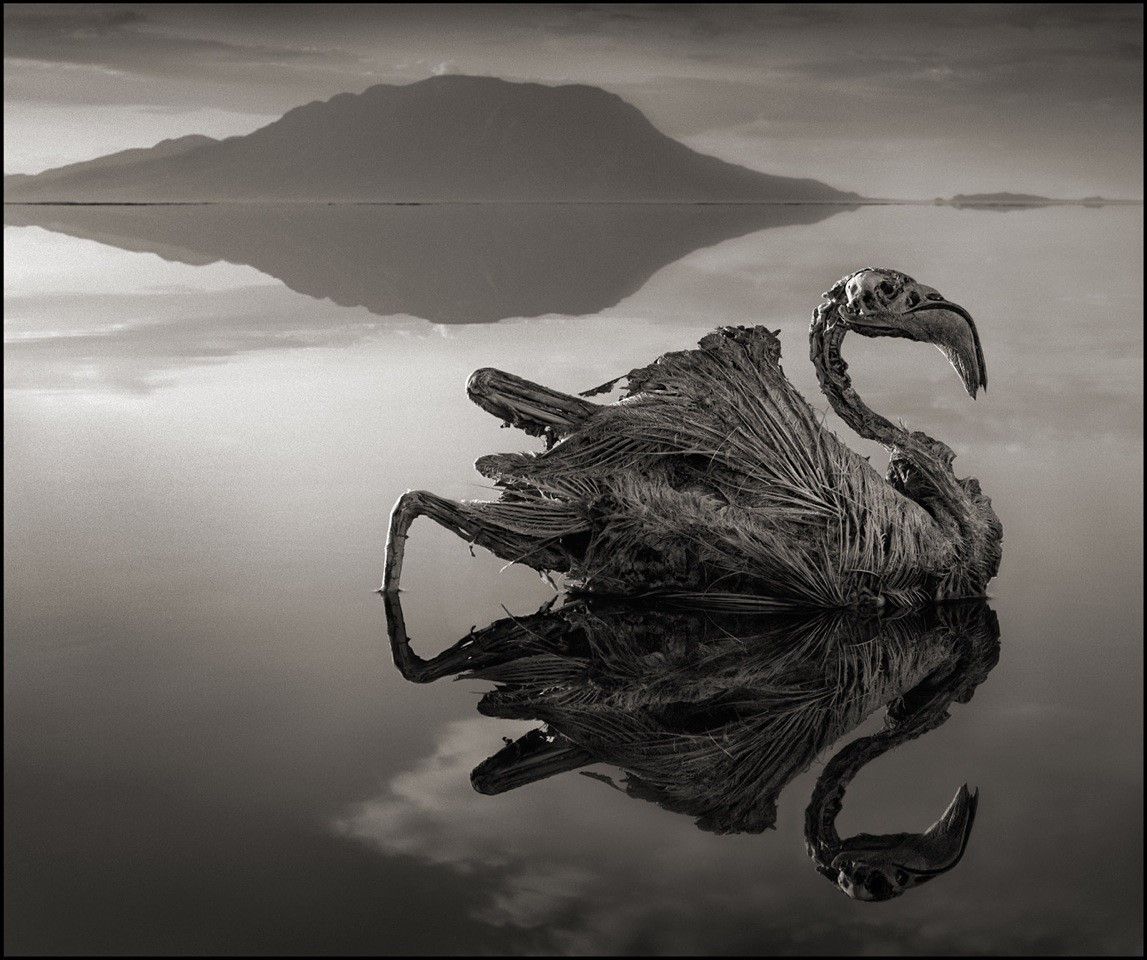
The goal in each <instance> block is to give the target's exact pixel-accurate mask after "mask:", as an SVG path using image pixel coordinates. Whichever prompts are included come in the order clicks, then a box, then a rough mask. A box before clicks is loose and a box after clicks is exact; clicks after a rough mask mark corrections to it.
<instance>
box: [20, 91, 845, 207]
mask: <svg viewBox="0 0 1147 960" xmlns="http://www.w3.org/2000/svg"><path fill="white" fill-rule="evenodd" d="M4 194H5V197H4V198H5V200H6V201H7V202H69V203H109V202H113V203H114V202H133V203H149V202H150V203H155V202H196V201H227V200H242V201H327V202H340V201H341V202H355V201H365V202H392V203H402V202H444V201H456V202H498V201H503V202H513V201H530V202H670V203H698V202H711V203H735V202H750V203H754V202H755V203H761V202H788V201H821V202H845V203H847V202H850V201H854V200H857V199H859V197H858V196H857V195H856V194H854V193H844V192H841V191H839V190H836V189H834V188H832V187H830V186H828V185H826V184H823V183H820V182H818V181H816V180H809V179H797V178H791V177H777V176H771V175H769V174H764V173H760V172H758V171H755V170H749V169H748V168H746V167H740V166H737V165H735V164H731V163H726V162H725V161H723V160H718V159H717V158H716V157H710V156H706V155H705V154H701V153H698V152H696V151H695V150H691V149H690V148H689V147H687V146H685V145H684V144H683V143H680V142H678V141H676V140H674V139H672V138H671V137H667V136H666V135H665V134H663V133H661V132H660V131H659V130H657V128H656V127H654V126H653V124H652V123H650V122H649V120H648V119H647V118H646V117H645V115H644V114H642V113H641V111H640V110H638V109H637V108H636V107H634V106H633V105H631V104H629V103H627V102H626V101H624V100H622V99H621V98H620V97H618V96H617V95H615V94H612V93H609V92H607V91H605V90H601V89H599V88H597V87H591V86H585V85H581V84H574V85H567V86H545V85H542V84H537V83H511V82H509V81H505V80H499V79H497V78H494V77H471V76H458V75H447V76H441V77H431V78H429V79H426V80H421V81H419V82H417V83H411V84H407V85H403V86H391V85H385V84H380V85H378V86H374V87H370V88H369V89H367V90H365V91H364V92H363V93H360V94H350V93H343V94H339V95H338V96H335V97H333V98H331V99H330V100H326V101H321V102H315V103H309V104H306V105H305V106H301V107H297V108H295V109H293V110H289V111H288V112H287V113H285V114H284V115H283V116H282V117H280V118H279V119H278V120H276V121H274V122H273V123H271V124H268V125H267V126H265V127H262V128H261V129H259V130H256V131H254V132H253V133H250V134H247V135H246V136H240V137H229V138H227V139H224V140H212V139H211V138H209V137H184V138H181V139H180V140H174V141H172V140H168V141H164V143H161V144H158V145H157V146H155V147H152V148H150V149H144V150H128V151H124V152H122V153H117V154H112V155H111V156H107V157H101V158H99V159H96V160H92V161H89V162H86V163H77V164H70V165H69V166H67V167H60V168H57V169H55V170H49V171H45V172H44V173H40V174H36V175H32V176H27V175H20V176H16V177H5V180H4Z"/></svg>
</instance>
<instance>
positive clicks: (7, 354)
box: [4, 286, 378, 393]
mask: <svg viewBox="0 0 1147 960" xmlns="http://www.w3.org/2000/svg"><path fill="white" fill-rule="evenodd" d="M29 300H30V301H31V302H26V301H25V300H24V298H20V297H12V298H8V299H7V300H6V303H5V308H6V313H7V312H9V311H11V313H12V314H16V315H21V314H27V315H29V318H28V319H24V323H23V326H25V327H26V328H28V329H23V330H20V331H18V332H11V331H9V332H7V333H6V335H5V344H4V361H5V387H6V388H7V389H16V390H26V389H30V390H69V389H80V390H92V389H100V388H103V389H109V388H110V389H114V390H122V391H126V392H132V393H139V392H145V391H148V390H151V389H153V388H155V387H157V386H161V385H163V384H164V383H165V382H167V381H168V380H169V379H170V378H171V377H172V376H174V375H175V374H177V373H179V372H181V371H183V370H186V369H187V368H190V367H195V366H202V365H205V364H214V363H220V362H223V361H225V360H227V359H229V358H231V357H235V356H239V355H242V354H248V353H254V352H260V351H268V350H287V349H300V348H304V347H320V346H322V347H326V346H338V345H342V344H349V343H354V342H356V341H359V340H361V339H363V338H364V337H367V336H370V335H372V334H374V333H375V332H376V330H377V327H378V324H377V323H376V322H375V321H374V320H373V318H371V317H370V316H369V315H366V316H362V315H361V314H359V315H357V316H356V314H357V313H358V312H357V311H355V312H350V313H348V312H346V311H338V313H337V314H336V316H335V317H333V318H332V319H330V320H328V321H327V322H323V321H322V320H316V318H315V315H314V311H313V310H311V309H309V308H308V306H307V304H306V302H305V301H304V302H300V301H299V299H298V298H297V297H293V296H291V295H290V294H287V293H286V292H284V291H282V290H281V289H279V288H277V287H270V286H268V287H247V288H242V289H240V290H231V291H222V292H215V293H206V292H203V291H174V292H169V293H148V294H124V295H98V294H96V295H93V294H89V295H73V296H59V297H53V296H47V297H43V296H42V297H35V298H29ZM76 308H81V309H83V310H85V311H86V312H87V313H88V315H89V316H90V317H101V316H110V317H116V318H117V319H116V320H115V321H113V322H108V323H104V324H103V325H98V326H76V325H75V324H76V323H77V322H78V321H77V319H74V317H75V312H76ZM37 317H40V318H43V319H44V322H45V323H52V327H49V328H48V329H47V330H45V329H43V327H42V326H40V327H38V328H37V327H36V326H34V325H33V323H32V322H31V320H32V319H34V318H37Z"/></svg>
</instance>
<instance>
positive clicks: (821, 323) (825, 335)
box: [809, 299, 973, 534]
mask: <svg viewBox="0 0 1147 960" xmlns="http://www.w3.org/2000/svg"><path fill="white" fill-rule="evenodd" d="M836 310H837V303H836V301H835V300H833V299H829V300H826V301H824V302H823V303H821V304H820V305H819V306H818V307H817V308H816V310H814V311H813V316H812V325H811V327H810V329H809V355H810V357H811V359H812V362H813V366H814V367H816V375H817V379H818V380H819V381H820V386H821V389H822V390H823V391H824V394H825V396H826V397H828V402H829V403H830V404H831V405H832V408H833V410H835V411H836V413H837V415H838V416H839V417H840V418H841V420H843V421H844V422H845V423H846V424H848V426H850V427H851V428H852V429H853V430H855V431H856V432H857V433H858V434H859V435H860V436H862V437H864V438H865V439H866V440H875V441H876V442H877V443H879V444H881V445H882V446H884V447H886V448H887V449H888V450H889V452H890V453H891V455H892V458H891V460H890V462H889V480H890V481H891V482H892V483H893V484H894V485H895V486H896V487H897V488H898V489H900V491H901V492H902V493H904V494H905V495H906V496H908V497H910V498H911V499H913V500H915V501H916V502H917V503H919V504H920V505H921V506H923V507H924V509H925V510H927V511H928V513H929V514H931V515H932V517H933V519H935V520H936V521H937V522H938V523H940V524H941V526H943V527H946V528H948V529H949V530H950V531H952V532H953V534H955V532H956V531H957V530H960V531H962V530H963V528H964V527H965V526H966V524H967V522H968V520H969V519H970V518H971V517H972V514H973V505H972V503H971V502H970V500H969V498H968V494H967V492H966V491H965V489H964V487H963V486H961V484H960V482H959V481H958V480H957V479H956V475H955V473H954V472H953V470H952V462H953V461H954V460H955V458H956V455H955V453H953V452H952V449H951V448H950V447H949V446H948V445H947V444H945V443H942V442H941V441H939V440H936V439H934V438H933V437H930V436H928V435H927V434H926V433H921V432H920V431H918V430H915V431H911V432H909V431H908V430H905V429H904V428H903V427H899V426H897V425H896V424H894V423H893V422H892V421H891V420H888V419H887V418H886V417H882V416H881V415H880V414H878V413H876V412H874V411H873V410H872V409H871V408H870V407H869V406H868V404H866V403H865V402H864V401H863V400H861V399H860V397H859V395H858V394H857V392H856V390H855V389H853V386H852V379H851V377H849V375H848V364H847V363H845V362H844V358H843V357H842V356H841V355H840V344H841V341H843V340H844V335H845V333H846V332H847V329H846V328H845V326H844V325H843V324H842V323H840V322H839V321H837V313H836ZM905 465H908V466H910V467H911V470H910V471H909V470H905V469H904V466H905Z"/></svg>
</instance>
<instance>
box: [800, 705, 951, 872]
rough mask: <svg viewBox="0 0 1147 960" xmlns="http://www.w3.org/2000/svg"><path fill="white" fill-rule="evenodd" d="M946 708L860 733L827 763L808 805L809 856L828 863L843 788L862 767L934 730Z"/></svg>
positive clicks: (833, 848) (832, 852)
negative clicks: (903, 722) (859, 735)
mask: <svg viewBox="0 0 1147 960" xmlns="http://www.w3.org/2000/svg"><path fill="white" fill-rule="evenodd" d="M947 719H948V713H947V712H946V711H945V710H939V711H935V712H932V713H929V714H926V715H923V716H920V717H918V718H916V720H915V722H913V723H908V724H904V725H898V726H889V727H886V728H885V729H884V730H881V731H880V732H879V733H874V734H872V735H871V736H867V737H860V738H859V739H857V740H853V741H852V742H851V743H849V744H848V745H847V746H845V747H844V748H842V749H841V750H840V751H839V752H838V753H837V754H836V755H835V756H834V757H833V758H832V759H831V760H829V761H828V763H827V764H825V767H824V770H822V771H821V775H820V777H818V778H817V781H816V786H815V787H814V788H813V792H812V797H811V798H810V799H809V805H808V807H807V808H806V809H805V843H806V845H807V846H808V852H809V856H811V857H812V858H813V859H814V860H815V861H816V862H817V863H818V864H824V865H827V864H828V863H829V862H831V860H832V858H833V856H835V854H836V851H837V849H838V848H839V847H840V834H838V833H837V831H836V818H837V815H838V814H839V813H840V811H841V808H842V807H843V806H844V792H845V790H847V789H848V785H849V784H850V783H851V782H852V780H853V778H854V777H855V776H856V775H857V774H858V773H859V772H860V771H861V769H862V768H863V767H865V766H866V765H867V764H869V763H871V762H872V761H873V760H875V759H876V758H877V757H879V756H880V755H881V754H883V753H887V752H888V751H889V750H891V749H893V748H894V747H898V746H900V745H901V744H902V743H907V742H908V741H909V740H914V739H916V738H917V737H919V736H922V735H923V734H925V733H927V732H928V731H929V730H935V729H936V727H938V726H940V725H941V724H942V723H943V722H944V721H945V720H947Z"/></svg>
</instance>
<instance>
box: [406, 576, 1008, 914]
mask: <svg viewBox="0 0 1147 960" xmlns="http://www.w3.org/2000/svg"><path fill="white" fill-rule="evenodd" d="M385 599H386V604H387V620H388V625H389V629H390V638H391V644H392V651H393V654H394V659H395V663H396V665H397V666H398V667H399V669H400V670H401V671H402V673H403V675H404V676H406V677H407V678H408V679H411V680H415V681H417V682H426V681H430V680H434V679H436V678H439V677H443V676H461V677H465V678H478V679H483V680H488V681H492V682H493V683H494V684H495V687H494V689H493V690H492V691H490V692H489V693H487V694H486V695H485V696H484V697H483V698H482V700H481V702H480V703H479V707H478V709H479V711H480V712H482V713H485V714H488V715H490V716H495V717H502V718H507V719H517V720H523V719H534V720H540V721H543V722H544V723H545V726H544V727H541V728H539V729H537V730H534V731H531V732H530V733H528V734H526V735H525V736H523V737H520V738H519V739H518V740H516V741H513V742H511V743H507V745H506V746H505V747H504V748H503V749H502V750H500V751H499V752H498V753H496V754H495V755H493V756H491V757H490V758H489V759H488V760H486V761H484V762H483V763H481V764H480V765H479V766H478V767H477V768H475V770H474V772H473V774H472V781H473V783H474V786H475V788H476V789H478V790H479V791H480V792H482V793H501V792H503V791H506V790H513V789H516V788H518V787H521V786H524V785H526V784H529V783H531V782H534V781H537V780H540V779H543V778H545V777H549V776H552V775H554V774H558V773H562V772H564V771H569V770H575V769H578V768H580V767H585V766H588V765H590V764H594V763H608V764H612V765H615V766H617V767H620V768H621V769H622V770H624V771H625V776H624V779H623V780H622V782H621V784H620V787H619V788H620V789H622V790H624V792H626V793H628V794H629V795H631V796H634V797H637V798H640V799H643V800H648V801H652V802H655V803H657V804H659V805H660V806H662V807H664V808H666V809H668V810H672V811H675V812H678V813H683V814H686V815H688V816H690V817H693V818H695V819H696V821H697V825H698V826H699V827H701V828H702V829H705V830H711V831H715V832H719V833H739V832H752V833H756V832H760V831H762V830H764V829H768V828H770V827H772V826H773V825H774V822H775V819H776V802H777V798H778V797H779V795H780V792H781V790H782V789H783V788H784V787H785V786H786V785H787V784H788V783H789V781H790V780H792V779H793V778H794V777H795V776H797V775H798V774H799V773H801V772H802V771H804V770H806V769H807V768H808V767H809V766H810V765H811V764H812V763H813V761H814V760H815V759H816V758H817V756H818V755H819V754H821V753H822V751H824V750H825V749H826V748H828V747H829V746H831V745H832V744H833V743H834V742H835V741H837V740H839V739H840V738H841V737H843V736H845V735H846V734H848V733H849V732H851V731H852V730H854V729H855V728H856V727H857V726H858V725H859V724H861V723H862V722H863V721H864V720H865V719H866V718H867V717H868V716H870V715H871V714H873V713H875V712H876V711H878V710H880V709H882V708H887V711H888V712H887V722H886V725H885V729H884V730H883V731H881V732H880V733H877V734H874V735H871V736H868V737H861V738H859V739H857V740H854V741H853V742H851V743H850V744H848V745H847V746H846V747H844V748H843V749H842V750H840V751H839V752H838V753H837V754H836V756H834V757H833V759H832V760H830V761H829V763H828V764H827V766H826V767H825V771H824V773H823V774H822V776H821V778H820V781H819V782H818V784H817V787H816V791H815V792H814V797H813V802H812V804H811V805H810V807H809V810H808V812H807V814H806V818H807V819H806V824H807V825H806V840H807V842H808V844H809V850H810V853H811V854H812V856H813V859H814V861H815V862H816V865H817V867H818V869H819V870H820V871H821V872H822V873H824V874H825V875H826V876H830V877H831V878H832V879H834V880H836V881H837V882H838V883H839V884H840V885H841V888H842V889H843V890H845V892H846V893H848V894H849V895H850V896H855V897H857V898H858V899H887V897H889V896H895V895H897V894H898V893H902V892H903V891H904V890H906V889H908V888H909V887H911V886H915V885H918V884H920V883H923V882H926V880H928V879H930V878H932V877H934V876H936V875H938V874H940V873H943V872H945V871H946V870H948V869H951V867H953V866H955V864H956V863H957V862H959V859H960V857H961V856H962V855H963V851H964V848H965V844H966V842H967V839H968V835H969V833H970V830H971V826H972V820H973V818H974V815H975V807H976V799H975V795H974V794H971V793H969V792H968V791H967V790H966V789H964V790H961V791H960V792H959V793H958V794H957V797H956V800H954V801H953V804H952V806H951V807H950V808H949V810H948V812H947V813H946V814H945V816H944V817H942V818H941V819H940V820H939V821H937V824H936V825H935V826H934V827H933V828H931V829H930V830H929V831H926V832H925V833H922V834H892V835H888V836H884V837H872V836H868V835H862V836H859V837H854V838H851V839H847V840H841V838H840V837H839V836H838V835H837V833H836V829H835V826H834V822H835V819H836V815H837V813H838V812H839V810H840V806H841V802H842V798H843V795H844V791H845V789H846V788H847V786H848V783H849V782H850V781H851V780H852V779H853V777H855V775H856V774H857V773H858V772H859V770H860V769H861V768H862V767H863V766H864V765H866V764H867V763H869V762H871V761H872V760H874V759H875V758H876V757H878V756H880V755H881V754H883V753H884V752H886V751H887V750H889V749H892V748H894V747H896V746H899V745H900V744H902V743H904V742H906V741H908V740H911V739H914V738H915V737H918V736H920V735H922V734H924V733H926V732H928V731H930V730H932V729H934V728H935V727H937V726H939V725H940V724H942V723H943V722H944V721H945V720H946V719H947V718H948V713H947V710H948V707H949V706H950V705H951V704H952V703H953V702H961V703H962V702H966V701H967V700H968V699H970V697H971V695H972V692H973V690H974V689H975V687H976V686H977V685H978V684H979V683H981V682H982V681H983V680H984V679H985V678H986V676H987V674H988V672H989V671H990V670H991V669H992V667H993V666H994V665H995V663H996V660H997V658H998V650H999V646H998V636H999V632H998V626H997V622H996V617H995V614H994V613H993V612H992V611H991V610H990V609H989V608H988V607H987V605H986V604H984V603H982V602H974V603H967V604H952V605H948V606H946V607H935V608H931V609H925V610H921V611H917V612H914V613H912V614H907V615H903V616H897V617H877V616H869V617H858V616H856V615H854V614H850V613H846V612H840V611H829V612H819V613H799V612H785V613H782V614H767V615H766V614H761V613H757V614H745V613H735V612H728V611H718V610H713V609H708V610H697V609H680V608H677V609H673V608H656V609H652V608H649V607H642V606H632V605H624V604H616V603H601V602H592V603H591V602H588V601H577V602H573V603H570V604H568V605H566V606H564V607H562V608H561V609H559V610H557V611H553V612H551V611H548V610H544V611H542V612H541V613H538V614H536V615H534V616H532V617H520V618H519V617H511V618H508V619H505V620H500V621H498V622H496V623H494V624H491V625H490V626H489V627H486V628H485V629H483V630H479V631H474V632H472V633H471V634H470V635H469V636H468V637H466V638H465V639H463V640H462V641H460V642H459V643H457V644H456V645H455V646H453V647H451V648H449V649H448V650H446V651H444V652H443V653H441V654H439V655H438V656H436V657H434V658H433V659H431V660H422V659H421V658H419V657H418V656H417V655H416V654H415V653H414V652H413V650H412V649H411V647H410V644H409V641H408V639H407V637H406V631H405V626H404V623H403V618H402V610H401V605H400V602H399V600H398V598H397V596H395V595H387V596H386V598H385ZM594 776H597V775H596V774H594Z"/></svg>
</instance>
